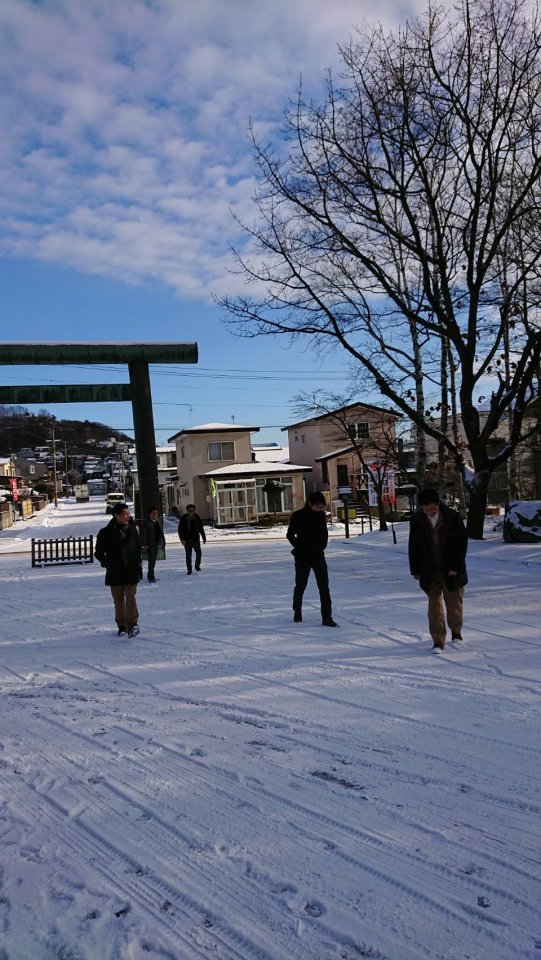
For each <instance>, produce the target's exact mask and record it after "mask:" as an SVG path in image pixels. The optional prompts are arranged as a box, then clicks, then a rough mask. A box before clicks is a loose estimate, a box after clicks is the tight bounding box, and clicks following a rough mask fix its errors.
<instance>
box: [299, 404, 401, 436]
mask: <svg viewBox="0 0 541 960" xmlns="http://www.w3.org/2000/svg"><path fill="white" fill-rule="evenodd" d="M357 407H362V408H363V409H364V410H377V411H378V412H379V413H386V414H388V416H390V417H395V418H396V419H397V420H399V419H400V418H401V417H402V416H403V414H402V413H399V412H398V410H389V409H388V408H387V407H377V406H375V405H374V404H373V403H363V402H362V401H361V400H357V401H356V403H348V404H346V406H345V407H337V408H336V410H329V411H327V413H321V414H320V415H319V416H317V417H307V419H306V420H299V421H298V422H297V423H290V424H288V426H287V427H282V430H294V429H295V427H304V426H306V425H307V424H309V423H318V421H319V420H328V419H329V417H332V416H334V415H335V414H337V413H346V412H347V411H348V410H355V409H356V408H357Z"/></svg>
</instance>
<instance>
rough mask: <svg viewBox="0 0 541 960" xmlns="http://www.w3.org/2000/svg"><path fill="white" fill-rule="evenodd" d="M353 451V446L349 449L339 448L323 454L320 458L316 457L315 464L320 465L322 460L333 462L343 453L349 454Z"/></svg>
mask: <svg viewBox="0 0 541 960" xmlns="http://www.w3.org/2000/svg"><path fill="white" fill-rule="evenodd" d="M353 450H355V447H354V445H353V444H351V445H350V446H349V447H341V448H340V450H331V452H330V453H324V454H323V455H322V456H321V457H316V458H315V460H316V463H321V462H322V461H323V460H334V458H335V457H340V456H341V455H342V454H343V453H351V452H352V451H353Z"/></svg>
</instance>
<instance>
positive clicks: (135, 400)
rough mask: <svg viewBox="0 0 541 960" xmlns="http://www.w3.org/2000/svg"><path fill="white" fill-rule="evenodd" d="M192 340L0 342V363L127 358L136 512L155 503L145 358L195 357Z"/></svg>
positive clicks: (155, 475)
mask: <svg viewBox="0 0 541 960" xmlns="http://www.w3.org/2000/svg"><path fill="white" fill-rule="evenodd" d="M197 359H198V349H197V344H196V343H179V342H176V341H175V342H169V341H167V342H161V343H159V342H148V343H137V342H128V343H110V342H102V341H100V342H90V341H80V342H69V343H66V342H61V341H59V342H51V341H41V342H36V343H5V342H4V343H0V364H25V365H29V366H33V365H34V364H37V365H42V366H57V365H59V366H65V365H68V364H81V363H84V364H86V363H88V364H92V363H105V364H108V363H114V364H118V363H126V364H127V365H128V371H129V375H130V390H131V402H132V411H133V427H134V433H135V451H136V455H137V468H138V472H139V493H140V501H141V502H140V512H141V516H145V515H146V512H147V510H148V508H149V507H150V506H153V505H156V506H158V505H159V504H160V488H159V483H158V466H157V462H156V438H155V431H154V416H153V413H152V395H151V389H150V377H149V371H148V365H149V363H197Z"/></svg>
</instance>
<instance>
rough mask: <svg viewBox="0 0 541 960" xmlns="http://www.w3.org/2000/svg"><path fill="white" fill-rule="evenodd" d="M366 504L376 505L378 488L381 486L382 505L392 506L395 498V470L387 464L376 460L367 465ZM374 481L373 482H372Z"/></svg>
mask: <svg viewBox="0 0 541 960" xmlns="http://www.w3.org/2000/svg"><path fill="white" fill-rule="evenodd" d="M368 468H369V472H368V503H369V505H370V506H371V507H377V505H378V487H380V486H381V500H382V503H389V504H392V505H393V504H394V502H395V498H396V479H395V469H394V467H392V466H390V465H389V464H388V463H383V462H382V461H381V460H376V461H374V463H369V464H368ZM374 481H375V482H374Z"/></svg>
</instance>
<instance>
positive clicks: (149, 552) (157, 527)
mask: <svg viewBox="0 0 541 960" xmlns="http://www.w3.org/2000/svg"><path fill="white" fill-rule="evenodd" d="M141 543H142V545H143V554H144V555H145V556H146V558H147V560H148V570H147V580H148V582H149V583H156V577H155V575H154V567H155V566H156V558H157V556H158V550H159V548H160V547H165V537H164V535H163V529H162V526H161V524H160V521H159V519H158V509H157V507H149V509H148V517H147V518H146V519H145V520H142V521H141Z"/></svg>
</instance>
